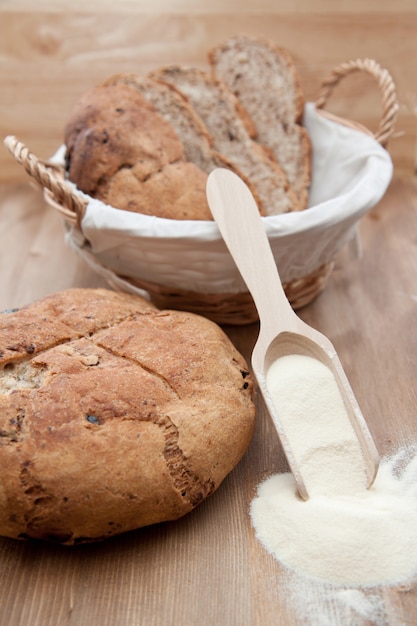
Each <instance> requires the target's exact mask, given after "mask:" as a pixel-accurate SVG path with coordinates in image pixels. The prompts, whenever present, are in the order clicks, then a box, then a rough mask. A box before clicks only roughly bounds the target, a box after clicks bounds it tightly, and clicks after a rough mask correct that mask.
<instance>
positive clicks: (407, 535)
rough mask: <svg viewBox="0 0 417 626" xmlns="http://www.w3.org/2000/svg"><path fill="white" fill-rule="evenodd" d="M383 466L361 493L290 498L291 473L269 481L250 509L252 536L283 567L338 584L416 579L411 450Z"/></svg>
mask: <svg viewBox="0 0 417 626" xmlns="http://www.w3.org/2000/svg"><path fill="white" fill-rule="evenodd" d="M415 453H416V454H415V456H414V457H411V460H410V461H409V463H408V465H407V466H406V467H405V469H404V470H403V472H402V473H401V474H400V475H398V474H397V471H396V470H397V469H398V465H399V464H400V462H401V461H402V460H403V458H402V457H403V454H402V453H400V454H399V455H398V456H396V457H393V458H392V459H387V460H384V461H383V462H382V463H381V465H380V469H379V472H378V476H377V479H376V481H375V483H374V485H373V486H372V487H371V488H370V489H369V490H364V491H362V492H358V493H356V494H348V495H343V494H341V495H340V496H335V495H333V496H332V497H327V496H313V497H311V498H310V499H309V500H307V501H305V502H304V501H303V500H300V499H299V497H298V496H297V495H296V485H295V482H294V480H293V477H292V475H291V474H279V475H275V476H272V477H271V478H269V479H268V480H266V481H265V482H264V483H262V484H261V485H260V487H259V490H258V494H257V497H256V498H255V499H254V500H253V501H252V504H251V518H252V523H253V526H254V528H255V531H256V536H257V538H258V539H259V541H260V542H261V543H262V544H263V545H264V547H265V548H266V549H267V550H268V552H270V553H271V554H273V556H274V557H276V558H277V559H278V560H279V561H280V562H281V563H283V564H284V565H286V566H287V567H289V568H291V569H293V570H296V571H298V572H300V573H303V574H306V575H308V576H311V577H313V578H317V579H319V580H322V581H326V582H330V583H336V584H339V585H355V586H356V585H357V586H375V585H380V584H389V585H394V584H398V583H403V582H407V581H409V580H410V579H413V578H414V577H415V576H416V575H417V450H416V451H415Z"/></svg>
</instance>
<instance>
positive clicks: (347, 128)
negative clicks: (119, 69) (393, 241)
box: [6, 38, 398, 324]
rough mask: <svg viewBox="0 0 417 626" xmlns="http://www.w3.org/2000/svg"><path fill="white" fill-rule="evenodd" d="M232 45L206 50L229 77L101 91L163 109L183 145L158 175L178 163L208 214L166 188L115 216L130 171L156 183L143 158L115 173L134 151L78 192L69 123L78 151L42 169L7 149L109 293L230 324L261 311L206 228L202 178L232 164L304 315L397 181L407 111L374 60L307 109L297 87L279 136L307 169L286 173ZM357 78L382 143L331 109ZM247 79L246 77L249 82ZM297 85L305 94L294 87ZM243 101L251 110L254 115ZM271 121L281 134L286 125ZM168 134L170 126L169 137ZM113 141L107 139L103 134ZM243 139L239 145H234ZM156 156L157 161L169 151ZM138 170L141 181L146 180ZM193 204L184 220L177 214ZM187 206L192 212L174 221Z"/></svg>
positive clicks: (169, 77)
mask: <svg viewBox="0 0 417 626" xmlns="http://www.w3.org/2000/svg"><path fill="white" fill-rule="evenodd" d="M243 41H244V42H245V46H247V47H246V48H245V51H246V52H245V53H246V61H247V58H248V57H249V60H250V62H248V67H249V68H250V71H253V62H254V61H253V56H252V54H249V53H248V48H249V49H252V48H250V46H252V47H253V48H254V49H255V51H256V50H258V48H259V47H260V48H261V50H262V49H263V48H262V47H264V48H265V47H266V49H267V51H268V54H270V55H271V54H272V56H273V58H275V59H277V58H281V57H280V56H279V55H280V54H281V55H282V56H283V58H284V59H286V56H285V55H284V54H283V52H282V51H280V49H278V52H277V49H276V48H275V46H274V45H272V44H270V42H265V41H264V40H262V39H259V38H257V39H256V40H251V39H250V38H249V39H248V41H249V43H248V42H247V41H246V38H243ZM238 44H239V45H241V44H242V38H236V40H234V39H232V40H230V41H229V42H227V45H226V44H225V46H226V48H227V49H229V48H230V47H231V48H233V46H234V47H235V48H238V52H236V50H235V51H234V54H235V55H236V54H238V55H240V56H239V59H241V61H242V63H243V67H244V66H245V63H246V61H245V56H244V55H243V56H242V53H241V50H240V49H239V46H238ZM225 46H219V48H218V49H216V50H215V51H212V52H211V53H210V59H211V61H212V63H213V66H214V67H215V68H219V70H218V72H219V73H221V78H219V77H217V76H213V75H212V74H210V72H209V71H208V70H207V71H204V72H203V71H202V70H195V69H194V68H188V70H185V69H184V68H178V66H176V67H171V68H161V69H160V70H157V71H155V72H153V73H152V75H151V76H149V77H146V78H144V79H143V78H138V77H136V76H134V75H119V76H115V77H111V78H109V79H108V80H107V81H106V82H105V83H104V85H101V86H100V89H101V90H102V91H103V90H108V89H109V88H110V87H111V88H115V89H117V90H120V92H123V93H124V94H126V93H129V94H130V95H131V97H132V98H133V95H132V94H134V99H135V100H136V101H137V102H139V101H140V102H142V101H143V100H144V99H145V100H146V101H147V105H146V106H147V109H149V106H151V107H153V114H157V115H159V116H160V118H161V119H162V120H163V122H164V126H165V127H167V128H168V129H169V128H170V127H171V129H173V130H174V135H176V137H177V138H179V140H180V141H179V145H176V144H175V141H174V139H173V136H172V137H171V139H170V141H171V148H172V147H173V152H172V154H173V155H174V156H173V157H172V158H171V157H169V158H168V157H167V154H168V152H165V153H163V151H162V153H163V158H162V161H163V163H162V166H163V167H162V166H161V167H162V169H161V170H158V172H159V171H167V170H168V168H171V169H172V165H173V164H174V165H175V168H176V170H175V175H176V178H175V176H174V177H172V178H171V181H172V180H175V181H176V182H175V184H174V188H175V185H176V184H177V182H178V176H177V175H180V176H181V178H182V179H183V180H184V181H185V183H186V185H187V186H188V191H187V193H189V194H191V196H192V197H193V198H194V200H195V199H196V198H198V199H200V200H201V202H198V206H197V204H195V203H194V200H192V201H189V200H188V199H187V200H186V201H185V202H183V200H184V198H183V197H179V198H178V202H174V203H173V202H170V200H169V198H170V197H171V198H172V197H175V194H174V196H164V189H166V188H167V187H166V186H165V187H164V185H163V184H162V185H161V186H159V185H158V186H156V190H157V191H156V192H155V193H153V195H152V194H151V196H152V203H153V204H152V206H153V207H154V208H153V210H150V211H147V210H146V207H144V210H141V211H142V212H137V210H138V209H137V208H134V209H133V210H132V206H130V207H129V206H127V205H126V204H125V205H124V206H123V207H122V209H120V208H117V207H115V206H114V205H115V204H116V201H117V200H118V198H120V200H121V202H122V197H121V196H122V191H123V190H126V188H127V187H129V185H130V184H131V183H130V182H128V181H130V180H132V170H133V174H134V178H135V179H136V180H137V178H138V176H139V178H140V176H142V178H143V179H144V180H145V183H146V182H147V180H149V178H148V179H147V178H146V177H147V176H148V175H149V168H148V170H146V168H145V169H144V170H143V171H142V170H141V168H140V167H139V166H138V165H137V163H138V161H140V160H141V158H142V157H139V158H138V157H137V155H135V159H136V161H134V162H130V161H127V162H126V163H127V165H126V167H125V168H123V167H122V168H120V167H119V166H120V164H122V165H123V163H124V160H123V159H125V158H126V155H124V154H122V155H121V156H120V158H119V161H118V166H117V167H119V170H118V171H122V170H123V171H122V173H121V174H118V176H119V177H120V180H116V177H109V176H108V173H107V174H105V175H104V176H103V172H100V171H97V172H96V174H95V175H96V183H97V181H98V182H99V186H100V185H101V187H102V188H103V189H104V193H103V194H102V197H93V195H92V194H94V195H97V194H96V190H94V191H92V192H91V193H88V191H87V192H86V191H81V190H80V189H79V188H78V187H77V186H76V185H75V184H74V182H71V181H69V180H68V171H69V170H70V169H71V168H72V167H75V161H74V149H75V146H76V143H77V138H76V137H75V134H76V133H75V134H74V133H73V132H72V130H73V128H72V129H71V125H69V126H70V131H69V132H68V134H67V137H68V138H70V139H69V143H70V142H71V141H72V140H73V139H74V137H75V140H74V141H73V142H72V143H71V145H70V147H68V146H63V147H62V148H60V149H59V150H58V151H57V154H56V155H55V156H54V158H53V159H51V161H50V162H48V163H43V162H41V161H40V160H39V159H38V158H37V157H36V156H35V155H33V154H32V153H31V152H30V151H29V150H28V149H27V148H26V147H25V146H24V145H23V144H22V143H21V142H20V141H18V140H17V139H16V138H14V137H9V138H7V139H6V144H7V145H8V147H9V149H10V150H11V152H12V153H13V155H14V157H15V158H16V160H17V161H18V162H20V163H22V164H23V166H24V167H25V168H26V170H27V171H28V173H29V174H30V175H31V176H32V177H33V178H35V179H36V180H37V181H38V182H39V183H40V185H41V186H42V187H43V188H44V190H45V196H46V199H47V201H48V203H49V204H50V205H52V206H53V207H54V208H56V209H57V210H59V211H60V212H61V213H62V214H63V216H64V219H65V224H66V241H67V242H68V244H69V245H71V246H72V247H73V248H74V250H76V251H77V252H78V253H79V254H80V255H81V256H82V257H83V258H84V259H85V260H86V262H87V263H88V264H90V265H91V266H92V267H93V268H94V270H95V271H97V272H98V273H100V274H101V275H102V276H103V277H105V279H106V280H107V281H108V283H109V284H110V285H111V286H112V287H114V288H115V289H119V290H123V291H128V292H131V293H138V294H140V295H145V294H146V295H148V296H150V298H151V299H152V301H153V302H154V303H155V304H156V305H157V306H159V307H163V308H167V307H168V308H175V309H181V310H188V311H194V312H196V313H201V314H203V315H206V316H207V317H209V318H211V319H213V320H214V321H216V322H218V323H222V324H229V323H230V324H245V323H250V322H253V321H255V320H256V319H257V313H256V310H255V307H254V304H253V301H252V299H251V296H250V295H249V294H248V292H247V289H246V286H245V284H244V283H243V281H242V279H241V277H240V274H239V272H238V270H237V268H236V267H235V265H234V263H233V261H232V259H231V257H230V254H229V253H228V251H227V248H226V246H225V244H224V242H223V240H222V238H221V236H220V233H219V231H218V229H217V227H216V225H215V223H214V222H213V220H212V219H209V218H210V215H209V214H208V213H207V206H206V204H205V197H204V183H205V179H206V176H207V174H208V173H209V171H211V169H213V168H214V167H228V168H230V169H234V171H235V172H236V173H238V174H239V175H241V176H242V178H243V179H244V180H245V181H246V182H248V183H249V186H250V187H251V189H252V191H253V193H254V196H255V198H256V199H257V202H258V206H259V209H260V212H261V214H262V215H263V218H262V219H263V222H264V225H265V230H266V232H267V235H268V238H269V241H270V243H271V247H272V251H273V254H274V257H275V260H276V262H277V265H278V268H279V272H280V276H281V279H282V281H283V284H284V288H285V291H286V293H287V296H288V298H289V300H290V302H291V303H292V305H293V306H294V308H300V307H301V306H304V305H305V304H307V303H309V302H310V301H311V300H312V299H313V298H314V297H315V296H316V295H317V294H318V293H320V292H321V291H322V290H323V289H324V287H325V285H326V283H327V280H328V277H329V276H330V274H331V270H332V267H333V263H334V258H335V256H336V255H337V253H338V252H339V251H340V249H341V248H342V247H343V246H344V245H345V244H346V243H347V242H349V241H350V240H351V239H352V238H353V237H355V235H356V233H357V225H358V223H359V220H360V218H361V217H362V216H363V215H364V214H365V213H366V212H367V211H369V210H370V209H371V208H372V207H373V206H375V204H376V203H377V202H378V201H379V200H380V198H381V197H382V196H383V194H384V192H385V190H386V188H387V186H388V184H389V182H390V180H391V176H392V162H391V159H390V156H389V154H388V152H387V150H386V144H387V141H388V139H389V137H390V136H391V134H392V131H393V127H394V123H395V118H396V113H397V108H398V105H397V101H396V95H395V87H394V84H393V81H392V78H391V76H390V75H389V73H388V72H387V70H385V69H383V68H381V67H380V66H379V65H378V64H377V63H376V62H375V61H373V60H369V59H364V60H361V59H359V60H356V61H352V62H348V63H344V64H342V65H340V66H339V67H337V68H335V69H334V70H333V72H332V73H331V74H330V76H329V77H328V78H327V79H325V80H324V81H323V83H322V86H321V90H320V93H319V96H318V99H317V101H316V102H315V103H312V102H307V103H304V104H303V103H302V100H300V94H299V91H298V89H294V90H293V91H294V93H293V97H292V103H293V106H292V107H290V106H287V107H286V108H285V107H284V109H285V111H284V113H283V114H282V115H283V116H284V118H283V119H284V121H283V122H282V124H281V126H280V128H279V132H278V131H277V133H275V135H277V136H278V137H281V139H282V138H283V137H284V135H285V133H287V134H288V137H287V139H286V142H287V143H286V145H287V148H286V150H287V153H291V150H293V152H294V150H295V148H294V149H293V148H291V146H292V144H293V143H294V137H296V138H297V139H296V145H297V146H298V150H299V154H298V156H297V157H296V159H295V160H296V161H297V162H298V167H297V168H295V169H294V167H293V168H292V169H291V168H287V170H286V169H285V167H284V166H286V165H288V162H289V160H290V159H289V158H287V159H285V157H284V164H280V163H279V162H278V159H279V155H278V154H274V150H276V145H277V140H276V137H275V135H273V136H272V138H271V139H269V138H268V132H267V131H268V123H267V121H265V113H264V112H262V117H261V118H260V119H259V120H258V119H256V107H258V108H259V106H260V104H259V102H258V103H257V104H255V109H254V110H253V111H252V115H249V114H248V112H247V109H250V107H251V103H250V101H248V99H247V98H245V97H244V96H243V95H241V94H242V93H243V91H244V89H246V90H247V91H248V92H250V90H251V84H250V80H249V78H250V75H249V77H248V81H247V84H246V85H242V84H241V83H239V84H237V86H236V84H235V82H234V78H235V77H233V75H232V77H231V78H230V77H229V76H228V69H227V68H228V67H229V66H228V63H229V64H230V61H229V60H228V58H227V55H226V53H225V51H224V48H225ZM271 51H272V52H271ZM216 55H217V56H216ZM277 55H278V56H277ZM261 56H262V55H261ZM254 57H256V55H254ZM256 58H257V57H256ZM269 61H270V59H269ZM269 61H268V63H269V65H270V62H269ZM256 62H257V63H261V62H262V58H261V60H259V59H258V58H257V61H256ZM285 67H286V69H287V70H288V68H289V67H290V68H291V71H292V70H293V66H292V65H291V64H289V65H288V63H287V64H286V65H285ZM273 68H274V69H273V70H272V71H273V72H275V73H277V72H279V71H281V72H282V71H283V70H282V68H281V69H279V67H278V65H277V64H276V65H275V66H273ZM356 71H364V72H366V73H368V74H370V75H371V76H372V77H373V78H374V79H375V80H376V82H377V84H378V87H379V89H380V91H381V94H382V104H383V107H382V108H383V113H382V118H381V121H380V125H379V128H378V130H377V131H376V133H375V134H372V133H371V132H370V131H368V130H367V129H365V128H363V127H362V126H359V125H357V124H356V123H353V122H350V121H347V120H344V119H340V118H335V117H334V116H330V115H329V114H327V113H326V112H325V111H324V110H323V108H324V106H325V104H326V102H327V100H328V98H329V96H330V95H331V93H332V90H333V89H334V87H335V86H336V85H337V84H338V82H339V81H340V80H342V78H343V77H344V76H346V75H348V74H351V73H353V72H356ZM242 74H243V69H242V72H240V74H239V75H242ZM274 76H275V74H273V75H272V76H271V81H272V79H273V78H274ZM271 81H270V82H271ZM228 83H229V84H228ZM293 84H294V85H295V86H296V87H297V86H298V82H297V80H295V81H294V83H293ZM225 88H226V90H227V98H221V99H220V100H221V101H222V107H221V108H220V107H219V112H218V116H217V119H218V120H219V122H218V129H217V131H216V122H215V120H216V118H215V117H214V118H213V115H212V113H211V107H212V105H211V104H210V103H211V102H213V101H214V102H215V101H216V98H217V100H218V101H220V100H219V94H221V93H223V94H224V93H225V92H224V89H225ZM277 89H278V88H277ZM181 90H182V91H181ZM278 92H279V90H277V93H278ZM240 99H242V100H244V101H245V107H243V105H242V103H241V100H240ZM249 100H250V99H249ZM300 102H301V106H300ZM89 105H91V102H90V103H89ZM141 106H142V105H141ZM287 109H290V114H289V113H288V110H287ZM242 110H243V111H244V112H243V113H242ZM233 111H234V112H235V113H234V114H233ZM289 115H290V117H288V116H289ZM285 116H287V117H285ZM252 118H255V119H256V122H255V121H254V120H253V119H252ZM232 119H233V123H232V121H231V120H232ZM256 123H257V124H258V126H259V127H261V128H262V125H263V126H264V128H263V130H262V131H259V130H257V129H256ZM274 124H275V126H277V122H276V121H275V122H274ZM161 128H162V126H161ZM208 128H209V129H211V133H210V132H209V131H208V130H207V129H208ZM71 132H72V134H71ZM170 133H171V130H170V129H169V130H168V131H167V136H168V135H170ZM227 133H228V137H227V136H226V135H227ZM171 134H172V133H171ZM85 136H87V135H85ZM85 136H84V139H83V141H84V144H86V141H85ZM170 136H171V135H170ZM259 136H260V138H261V139H262V141H260V140H259ZM103 138H104V140H105V141H107V140H106V136H105V135H103ZM165 139H166V137H165V138H164V140H163V141H165ZM70 140H71V141H70ZM161 141H162V140H161ZM235 141H237V142H238V144H239V147H240V148H241V149H240V150H239V149H238V150H236V145H235ZM283 141H284V140H283V139H282V142H283ZM87 143H88V142H87ZM265 143H269V146H268V145H266V146H265ZM278 144H279V141H278ZM79 145H81V144H79ZM160 145H162V144H160ZM274 145H275V148H274ZM111 147H112V148H113V146H111ZM104 148H106V143H105V144H104ZM157 152H158V151H157ZM79 154H82V151H80V153H79ZM158 154H159V155H160V154H161V150H160V149H159V152H158ZM78 156H79V155H78ZM154 156H155V152H154ZM158 158H159V157H158ZM281 158H282V157H281ZM65 159H66V160H65ZM170 159H171V160H170ZM154 160H155V159H154ZM142 161H143V159H142ZM160 161H161V160H160V159H159V161H158V164H157V166H156V168H155V169H156V170H157V169H158V167H159V166H160ZM293 162H294V160H293ZM82 164H83V161H82V159H81V160H80V162H79V164H78V165H77V167H78V171H79V172H80V173H81V174H82V175H84V171H83V167H82ZM185 166H186V167H185ZM117 167H116V169H117ZM147 167H148V166H147ZM152 167H154V165H152V166H151V169H152ZM189 167H191V168H194V170H193V171H194V173H196V172H197V170H198V172H197V173H196V175H195V176H194V175H189V172H190V171H191V170H189V169H188V170H187V168H189ZM164 168H165V170H164ZM175 168H174V169H175ZM195 168H197V169H195ZM142 169H143V168H142ZM183 169H184V172H185V173H184V172H183ZM139 170H141V171H140V174H139V175H138V176H136V172H137V171H139ZM152 171H153V170H152ZM187 172H188V173H187ZM294 172H295V173H294ZM274 175H276V178H274ZM75 178H76V177H75ZM81 178H82V177H81ZM110 179H111V180H110ZM109 180H110V182H109ZM166 180H167V179H166ZM260 180H262V181H265V180H267V181H268V185H266V184H265V185H264V186H263V187H262V185H260V184H259V181H260ZM103 181H104V182H103ZM120 181H121V182H120ZM134 182H135V181H134ZM77 184H78V181H77ZM170 184H171V183H170ZM132 186H133V183H132ZM86 189H87V190H88V189H89V188H88V187H86ZM141 189H142V190H143V187H141ZM109 190H110V191H109ZM268 194H269V196H268ZM274 194H275V196H274ZM279 194H280V197H281V199H282V203H280V202H276V203H275V204H274V206H271V205H268V200H267V198H268V197H270V198H271V197H275V198H277V197H278V195H279ZM98 195H101V194H98ZM180 196H181V194H180ZM191 196H190V197H191ZM307 196H308V200H307ZM158 198H160V201H159V202H158ZM166 198H168V201H167V202H166V201H165V200H166ZM109 201H110V202H111V203H112V204H109V203H108V202H109ZM128 203H129V199H128V201H127V204H128ZM306 203H307V206H306ZM142 204H143V203H142ZM184 206H186V211H185V212H184V211H182V208H181V207H184ZM166 207H168V208H169V210H170V212H169V211H167V210H166ZM190 207H191V208H192V209H193V211H192V212H191V211H190ZM157 209H158V210H160V211H162V214H161V215H160V216H158V215H156V214H155V213H158V210H157ZM181 211H182V215H180V216H178V212H181ZM145 213H153V214H145ZM175 213H176V215H175Z"/></svg>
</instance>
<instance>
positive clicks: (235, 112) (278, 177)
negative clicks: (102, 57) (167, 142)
mask: <svg viewBox="0 0 417 626" xmlns="http://www.w3.org/2000/svg"><path fill="white" fill-rule="evenodd" d="M151 77H152V78H155V79H157V80H161V81H163V82H166V83H167V84H170V85H173V86H174V87H176V88H177V89H178V90H179V91H180V92H181V93H182V94H184V96H185V97H186V98H187V100H188V102H189V103H190V105H191V106H192V108H193V109H194V111H196V113H197V114H198V115H199V117H200V118H201V120H202V121H203V123H204V125H205V127H206V128H207V130H208V133H209V134H210V137H211V138H212V141H213V145H214V147H215V149H216V150H217V151H218V152H220V153H221V154H223V155H224V156H226V157H227V158H228V159H230V161H232V162H233V163H234V164H235V166H236V167H237V168H238V169H239V170H240V171H241V172H242V173H243V174H244V175H245V177H246V178H247V179H248V180H250V181H251V183H252V185H253V186H254V188H255V189H256V193H257V196H258V198H259V205H260V208H261V209H262V212H263V213H265V214H266V215H277V214H280V213H286V212H288V211H295V210H297V209H298V200H297V197H296V195H295V193H294V191H293V190H292V188H291V187H290V185H289V183H288V179H287V176H286V174H285V172H284V171H283V169H282V168H281V167H280V166H279V165H278V163H277V162H276V161H275V160H272V159H271V158H270V157H269V155H268V154H267V153H266V151H265V150H264V149H263V148H262V146H261V145H259V144H258V143H256V142H255V141H253V140H252V138H251V134H253V133H254V128H253V123H251V120H250V119H249V117H248V116H247V114H246V112H245V110H244V109H243V107H242V106H241V105H240V103H239V100H238V99H237V98H236V96H235V95H234V94H233V93H232V92H231V91H230V90H229V89H228V87H227V86H226V85H225V84H224V83H223V82H222V81H220V80H219V79H216V78H214V77H212V76H211V75H210V74H209V73H208V72H204V71H203V70H200V69H198V68H185V67H181V66H178V65H171V66H169V67H165V68H161V69H159V70H157V71H156V72H152V73H151Z"/></svg>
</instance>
